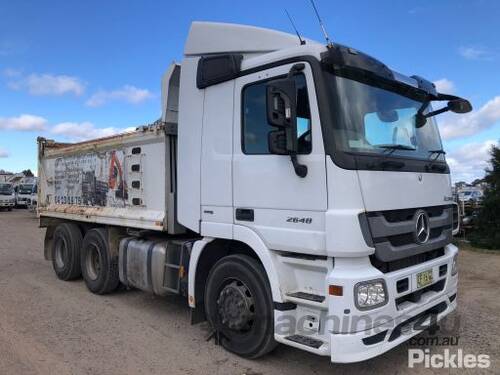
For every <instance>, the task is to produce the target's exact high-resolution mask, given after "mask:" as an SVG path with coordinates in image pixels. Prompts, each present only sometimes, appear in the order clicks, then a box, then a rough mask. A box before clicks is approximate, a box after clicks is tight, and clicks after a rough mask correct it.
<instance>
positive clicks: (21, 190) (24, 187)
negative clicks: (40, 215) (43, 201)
mask: <svg viewBox="0 0 500 375" xmlns="http://www.w3.org/2000/svg"><path fill="white" fill-rule="evenodd" d="M32 190H33V185H29V184H23V185H21V186H19V193H20V194H31V191H32Z"/></svg>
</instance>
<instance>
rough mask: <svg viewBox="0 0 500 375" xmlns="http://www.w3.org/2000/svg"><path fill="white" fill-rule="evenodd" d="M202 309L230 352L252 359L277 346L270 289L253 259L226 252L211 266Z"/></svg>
mask: <svg viewBox="0 0 500 375" xmlns="http://www.w3.org/2000/svg"><path fill="white" fill-rule="evenodd" d="M205 311H206V314H207V318H208V320H209V322H210V324H211V325H212V327H213V328H214V329H215V330H216V331H217V333H219V334H220V340H221V344H222V346H223V347H224V348H225V349H226V350H228V351H230V352H233V353H235V354H238V355H240V356H242V357H246V358H251V359H254V358H258V357H261V356H263V355H265V354H267V353H269V352H270V351H271V350H273V349H274V348H275V347H276V345H277V343H276V341H274V309H273V299H272V294H271V288H270V287H269V282H268V280H267V277H266V272H265V270H264V268H263V267H262V265H261V264H260V263H259V262H258V261H257V260H255V259H254V258H251V257H249V256H247V255H241V254H236V255H229V256H227V257H224V258H222V259H221V260H219V261H218V262H217V263H216V264H215V265H214V267H213V268H212V269H211V271H210V274H209V275H208V280H207V284H206V288H205Z"/></svg>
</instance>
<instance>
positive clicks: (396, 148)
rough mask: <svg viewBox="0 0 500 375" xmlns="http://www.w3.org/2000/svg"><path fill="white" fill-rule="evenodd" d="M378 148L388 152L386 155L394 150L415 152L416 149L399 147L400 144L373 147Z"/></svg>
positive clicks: (404, 146) (405, 146)
mask: <svg viewBox="0 0 500 375" xmlns="http://www.w3.org/2000/svg"><path fill="white" fill-rule="evenodd" d="M375 146H376V147H378V148H383V149H384V150H388V154H389V155H390V154H392V153H393V152H394V151H396V150H408V151H415V150H416V148H415V147H412V146H407V145H400V144H394V145H392V144H387V145H375Z"/></svg>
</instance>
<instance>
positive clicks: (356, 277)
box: [38, 22, 471, 362]
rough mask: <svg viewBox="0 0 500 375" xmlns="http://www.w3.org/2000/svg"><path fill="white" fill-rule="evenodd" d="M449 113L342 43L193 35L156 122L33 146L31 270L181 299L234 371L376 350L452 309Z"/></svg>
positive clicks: (225, 31) (196, 28)
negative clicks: (36, 233)
mask: <svg viewBox="0 0 500 375" xmlns="http://www.w3.org/2000/svg"><path fill="white" fill-rule="evenodd" d="M440 101H446V103H445V106H444V107H443V108H441V109H438V110H433V109H432V103H431V102H440ZM446 110H451V111H453V112H456V113H465V112H467V111H470V110H471V106H470V104H469V102H467V101H466V100H465V99H461V98H458V97H456V96H451V95H446V94H442V93H438V92H436V89H435V87H434V85H433V84H432V83H430V82H428V81H426V80H425V79H423V78H420V77H417V76H412V77H407V76H403V75H402V74H399V73H397V72H395V71H392V70H391V69H389V68H388V67H387V66H386V65H384V64H382V63H381V62H379V61H378V60H376V59H374V58H372V57H370V56H368V55H366V54H364V53H362V52H360V51H358V50H356V49H353V48H349V47H345V46H342V45H338V44H331V43H328V45H326V46H325V45H324V44H321V43H318V42H314V41H311V40H306V41H304V42H302V41H300V42H299V41H298V40H297V38H296V37H295V36H294V35H290V34H286V33H282V32H278V31H273V30H267V29H261V28H256V27H250V26H243V25H234V24H221V23H208V22H194V23H193V24H192V26H191V29H190V31H189V36H188V38H187V42H186V45H185V50H184V59H183V61H182V63H180V64H176V63H174V64H172V65H171V66H170V67H169V68H168V70H167V71H166V73H165V75H164V77H163V80H162V117H161V119H160V120H158V121H157V122H156V123H154V124H152V125H150V126H142V127H139V128H137V130H136V131H134V132H130V133H125V134H120V135H116V136H112V137H108V138H102V139H96V140H91V141H86V142H81V143H75V144H67V143H57V142H55V141H52V140H47V139H43V138H40V139H39V142H38V143H39V170H38V176H39V185H38V212H39V216H40V225H41V226H42V227H46V228H47V230H46V238H45V257H46V259H48V260H52V264H53V268H54V270H55V273H56V274H57V276H58V277H59V278H60V279H62V280H70V279H74V278H78V277H80V275H82V276H83V279H84V281H85V283H86V285H87V287H88V289H90V291H91V292H93V293H97V294H104V293H109V292H112V291H113V290H115V289H116V288H117V286H118V285H119V283H122V284H124V285H125V286H128V287H134V288H139V289H141V290H145V291H149V292H151V293H155V294H157V295H161V296H163V295H169V294H180V295H182V296H185V297H186V298H187V300H188V303H189V306H190V307H191V313H192V321H193V323H196V322H200V321H204V320H208V321H209V323H210V325H211V327H212V328H213V333H214V336H215V338H216V341H218V342H219V343H220V344H221V345H223V346H224V347H225V348H226V349H227V350H229V351H231V352H234V353H236V354H238V355H241V356H244V357H247V358H257V357H259V356H262V355H264V354H266V353H268V352H269V351H271V350H272V349H273V348H274V347H275V345H276V344H277V343H282V344H286V345H290V346H293V347H296V348H299V349H303V350H306V351H309V352H311V353H315V354H318V355H323V356H329V357H330V359H331V361H333V362H356V361H361V360H365V359H368V358H371V357H374V356H377V355H379V354H382V353H384V352H386V351H387V350H389V349H391V348H393V347H394V346H396V345H398V344H400V343H402V342H403V341H405V340H407V339H409V338H410V337H411V336H413V335H415V334H417V333H418V332H419V330H420V329H421V328H422V327H421V326H424V327H425V326H428V325H434V324H437V322H438V321H439V320H440V319H441V318H443V317H444V316H446V315H448V314H449V313H450V312H452V311H453V310H454V309H455V308H456V304H457V301H456V296H457V248H456V247H455V246H454V245H453V244H452V243H451V240H452V232H453V230H454V227H453V225H454V223H453V219H452V208H451V204H452V197H451V184H450V175H449V168H448V165H447V163H446V160H445V158H444V151H443V150H442V144H441V140H440V136H439V131H438V128H437V125H436V123H435V117H434V116H435V115H436V114H438V113H441V112H444V111H446ZM159 319H161V317H159Z"/></svg>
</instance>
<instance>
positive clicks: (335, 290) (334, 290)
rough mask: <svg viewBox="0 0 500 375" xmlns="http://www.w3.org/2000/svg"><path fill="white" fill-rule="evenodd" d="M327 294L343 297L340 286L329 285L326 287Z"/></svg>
mask: <svg viewBox="0 0 500 375" xmlns="http://www.w3.org/2000/svg"><path fill="white" fill-rule="evenodd" d="M328 294H330V295H331V296H342V295H344V290H343V288H342V286H341V285H330V286H329V287H328Z"/></svg>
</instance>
